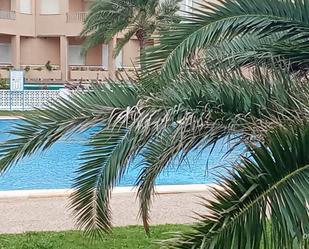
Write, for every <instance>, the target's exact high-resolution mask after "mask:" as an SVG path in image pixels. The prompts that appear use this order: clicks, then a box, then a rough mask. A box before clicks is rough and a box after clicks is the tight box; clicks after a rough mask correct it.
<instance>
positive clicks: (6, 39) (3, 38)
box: [0, 35, 11, 43]
mask: <svg viewBox="0 0 309 249" xmlns="http://www.w3.org/2000/svg"><path fill="white" fill-rule="evenodd" d="M0 43H11V37H10V36H8V35H5V36H4V35H3V36H2V35H1V36H0Z"/></svg>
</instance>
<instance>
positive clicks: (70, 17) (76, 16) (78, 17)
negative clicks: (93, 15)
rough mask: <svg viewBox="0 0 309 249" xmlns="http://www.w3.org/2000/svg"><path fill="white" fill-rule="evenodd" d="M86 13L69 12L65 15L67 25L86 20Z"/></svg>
mask: <svg viewBox="0 0 309 249" xmlns="http://www.w3.org/2000/svg"><path fill="white" fill-rule="evenodd" d="M87 14H88V12H87V11H81V12H69V13H67V14H66V18H67V23H82V22H84V21H85V20H86V17H87Z"/></svg>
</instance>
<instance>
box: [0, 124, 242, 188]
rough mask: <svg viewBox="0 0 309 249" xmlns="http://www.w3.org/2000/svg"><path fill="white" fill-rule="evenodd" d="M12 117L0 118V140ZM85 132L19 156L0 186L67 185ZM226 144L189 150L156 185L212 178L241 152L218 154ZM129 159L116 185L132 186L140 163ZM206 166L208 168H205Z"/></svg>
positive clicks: (70, 180) (80, 149) (2, 139)
mask: <svg viewBox="0 0 309 249" xmlns="http://www.w3.org/2000/svg"><path fill="white" fill-rule="evenodd" d="M14 122H18V121H13V120H5V121H0V142H1V141H2V142H3V141H5V140H7V139H9V138H11V136H10V135H8V134H7V133H6V132H7V131H8V130H9V129H10V127H12V125H13V124H14ZM88 135H89V132H88V133H83V134H77V135H74V136H72V137H70V138H67V139H63V140H61V141H58V142H57V143H56V144H55V145H54V146H53V147H52V148H51V149H50V150H48V151H46V152H43V153H39V154H36V155H34V156H31V157H30V158H26V159H23V160H22V161H21V162H19V163H18V164H17V165H15V166H13V167H12V168H11V169H10V170H9V171H7V172H6V173H5V174H4V175H2V176H0V190H28V189H29V190H30V189H63V188H70V187H71V185H72V181H73V178H74V174H75V173H74V172H75V171H76V169H77V168H78V166H79V163H80V161H79V160H78V158H79V154H80V152H82V151H83V150H84V149H85V146H84V143H85V140H86V138H87V136H88ZM227 149H228V148H227V146H225V145H223V143H222V142H221V143H219V144H218V145H217V146H216V148H215V149H214V151H213V153H212V155H211V157H210V158H209V159H208V154H209V151H210V150H206V151H204V152H203V153H200V152H192V153H191V154H190V155H189V156H188V158H187V159H186V160H185V161H184V162H182V163H181V164H180V165H179V163H177V162H174V163H172V165H170V167H169V168H168V170H166V171H165V172H163V174H161V175H160V177H159V179H158V180H157V184H158V185H178V184H203V183H211V182H214V181H215V178H216V177H215V176H214V174H213V173H222V172H223V171H224V169H223V168H221V167H220V168H218V167H217V166H228V165H230V163H231V162H233V161H235V160H236V159H237V157H238V155H239V154H240V153H241V152H242V150H241V148H239V149H237V150H235V151H234V152H233V153H232V154H230V155H229V156H228V157H227V158H222V157H223V155H224V154H225V152H226V151H227ZM138 161H140V160H137V161H136V162H133V163H132V164H131V165H130V167H129V169H128V171H127V173H126V174H125V176H124V178H123V179H122V180H121V182H120V183H119V186H132V185H134V183H135V181H136V176H137V175H138V173H139V172H140V169H141V168H140V163H139V162H138ZM207 168H208V170H207Z"/></svg>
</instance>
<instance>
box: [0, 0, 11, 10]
mask: <svg viewBox="0 0 309 249" xmlns="http://www.w3.org/2000/svg"><path fill="white" fill-rule="evenodd" d="M0 10H11V0H0Z"/></svg>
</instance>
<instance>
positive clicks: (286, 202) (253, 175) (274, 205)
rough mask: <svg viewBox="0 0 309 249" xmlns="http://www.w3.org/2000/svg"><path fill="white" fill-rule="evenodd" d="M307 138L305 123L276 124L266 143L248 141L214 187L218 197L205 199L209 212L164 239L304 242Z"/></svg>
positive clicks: (214, 243)
mask: <svg viewBox="0 0 309 249" xmlns="http://www.w3.org/2000/svg"><path fill="white" fill-rule="evenodd" d="M308 143H309V126H308V125H307V124H305V125H303V126H296V127H290V128H288V129H279V130H275V131H273V132H270V133H269V134H268V135H267V140H266V142H265V144H263V143H261V144H259V145H258V146H250V147H249V150H250V155H248V157H244V158H243V159H242V162H241V163H239V164H238V165H236V167H235V171H233V172H231V173H230V174H229V176H227V177H225V178H224V179H223V180H222V182H221V183H220V185H219V187H217V188H215V189H214V190H213V195H214V200H211V201H209V200H205V204H204V205H205V208H206V210H207V211H208V213H207V214H206V215H201V216H200V221H199V223H198V224H197V225H195V226H194V228H193V231H192V232H188V233H185V234H179V235H178V236H176V237H175V238H174V239H172V240H170V241H168V242H167V241H165V242H163V245H164V246H165V248H187V249H189V248H190V249H193V248H203V249H207V248H253V249H260V248H261V246H262V245H263V246H264V247H263V248H266V249H267V248H272V249H277V248H278V249H279V248H286V249H287V248H305V247H304V246H305V243H307V242H306V241H305V240H304V239H303V236H304V234H307V233H308V231H309V212H308V207H307V203H308V199H309V194H308V191H307V189H308V188H309V154H308V153H307V150H308ZM268 225H269V226H270V227H271V228H270V231H269V229H268V227H269V226H268ZM167 244H169V246H168V245H167ZM294 246H296V247H294Z"/></svg>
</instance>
